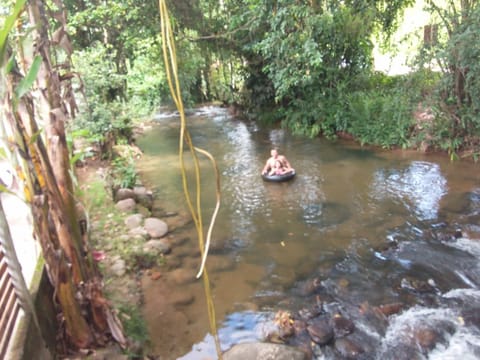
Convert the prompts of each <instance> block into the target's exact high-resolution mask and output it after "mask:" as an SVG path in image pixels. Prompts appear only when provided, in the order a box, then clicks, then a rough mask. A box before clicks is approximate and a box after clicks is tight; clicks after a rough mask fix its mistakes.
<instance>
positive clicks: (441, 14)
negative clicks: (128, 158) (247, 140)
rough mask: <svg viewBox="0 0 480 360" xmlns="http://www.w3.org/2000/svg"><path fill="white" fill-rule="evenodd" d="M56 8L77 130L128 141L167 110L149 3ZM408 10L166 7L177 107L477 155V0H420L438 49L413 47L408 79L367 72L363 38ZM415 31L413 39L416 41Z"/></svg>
mask: <svg viewBox="0 0 480 360" xmlns="http://www.w3.org/2000/svg"><path fill="white" fill-rule="evenodd" d="M65 2H66V4H67V6H68V8H69V11H70V13H71V14H70V15H71V16H70V18H71V20H70V23H69V26H70V29H71V33H72V36H73V40H74V44H75V46H76V48H77V51H76V53H75V54H76V55H75V57H74V60H75V64H76V66H77V69H78V70H79V72H81V73H82V76H83V78H84V88H85V89H86V95H87V97H86V98H87V101H86V102H85V105H87V109H88V111H87V112H84V117H83V119H82V120H81V121H79V122H78V124H81V126H82V127H85V128H88V129H90V130H91V132H92V134H96V135H98V137H100V140H101V141H106V142H108V140H105V135H106V134H108V133H112V134H114V135H115V136H113V138H116V137H117V136H118V135H121V136H124V137H126V138H128V133H129V131H128V127H129V126H130V122H131V120H132V119H134V118H138V117H142V116H146V115H149V114H150V113H152V112H153V111H156V110H157V109H158V107H159V106H160V105H166V104H169V102H170V100H169V99H170V96H169V94H168V87H167V84H166V79H165V74H164V70H163V64H162V61H163V60H162V57H161V55H160V50H161V49H160V47H161V44H160V40H159V34H158V31H159V28H160V25H159V16H158V9H157V4H156V3H155V2H152V1H147V2H146V3H143V2H142V4H138V3H137V2H135V1H132V0H121V1H111V0H109V1H104V2H99V1H97V0H93V1H88V2H84V1H78V0H65ZM413 3H415V1H414V0H394V1H387V0H361V1H359V0H355V1H354V0H348V1H338V0H302V1H298V0H277V1H271V0H246V1H245V0H244V1H240V0H225V1H222V2H218V1H212V0H201V1H193V0H177V1H170V2H169V5H168V6H169V9H170V12H171V17H172V20H173V24H174V31H175V34H176V38H177V44H176V45H177V58H178V60H179V76H180V80H181V87H182V90H183V94H184V101H185V103H187V104H189V105H192V104H194V103H197V102H205V101H220V102H221V103H224V104H227V105H234V106H236V107H240V108H241V109H242V110H243V111H244V115H245V116H248V117H250V118H253V119H255V120H257V121H259V122H265V123H267V124H270V123H273V122H281V123H282V125H284V126H286V127H288V128H289V129H291V130H292V131H294V132H295V133H299V134H305V135H308V136H316V135H319V134H321V135H324V136H328V137H336V136H338V135H339V134H342V135H344V134H348V136H352V137H353V138H355V139H356V140H358V141H359V142H361V143H363V144H375V145H380V146H382V147H386V148H391V147H418V146H423V147H424V148H432V147H433V148H440V149H446V150H448V151H449V152H450V153H451V154H455V153H456V152H457V151H459V150H462V149H465V148H469V149H473V150H474V151H473V153H475V152H476V150H475V149H476V147H477V146H478V135H479V131H478V129H479V124H480V120H479V108H480V103H479V100H478V99H479V96H478V94H479V92H480V83H479V80H478V79H479V75H480V68H479V65H478V61H477V60H476V59H478V55H479V52H480V50H479V49H478V46H476V45H475V44H478V41H475V39H476V38H477V37H478V34H479V32H480V19H479V17H480V15H479V5H478V4H477V2H476V1H473V0H463V1H456V0H455V1H449V2H445V1H442V0H436V1H435V0H428V1H426V4H427V10H428V13H429V15H430V17H431V24H432V25H431V26H432V27H434V28H435V40H436V41H431V42H428V43H425V42H424V41H419V47H418V56H417V57H416V59H417V60H418V61H417V63H416V65H418V66H417V67H413V64H410V65H411V68H412V70H415V71H412V73H410V74H407V75H403V76H393V77H392V76H387V75H384V74H380V73H377V72H375V70H374V68H373V49H374V42H377V43H379V42H381V41H382V40H386V41H387V40H388V39H389V36H390V35H391V34H393V33H394V32H395V30H396V29H397V25H398V24H399V23H400V22H401V21H402V16H403V11H404V9H405V8H407V7H409V6H411V5H412V4H413ZM423 30H424V29H413V30H412V33H413V32H414V31H416V35H415V36H417V37H420V36H423V33H422V32H423ZM410 35H411V34H410ZM437 35H438V36H437ZM385 44H388V42H385ZM472 44H473V45H474V46H472ZM390 46H391V45H390ZM410 55H412V54H410ZM437 64H439V65H438V66H437ZM437 69H438V70H440V71H437ZM422 112H427V113H429V114H430V113H432V114H433V119H431V118H430V117H428V119H429V120H428V121H426V122H422V123H421V124H419V120H418V117H417V119H416V118H415V117H414V114H415V113H417V114H418V113H422ZM125 129H126V131H125Z"/></svg>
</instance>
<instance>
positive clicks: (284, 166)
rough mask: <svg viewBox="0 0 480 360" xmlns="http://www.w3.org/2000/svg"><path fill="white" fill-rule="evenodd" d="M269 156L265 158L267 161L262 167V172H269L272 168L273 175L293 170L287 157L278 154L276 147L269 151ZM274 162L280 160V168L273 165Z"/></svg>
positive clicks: (264, 173)
mask: <svg viewBox="0 0 480 360" xmlns="http://www.w3.org/2000/svg"><path fill="white" fill-rule="evenodd" d="M270 155H271V156H270V158H269V159H268V160H267V163H266V164H265V166H264V167H263V170H262V174H263V175H266V174H270V172H271V171H272V170H274V172H275V175H283V174H286V173H289V172H291V171H294V169H293V168H292V167H291V165H290V163H289V162H288V160H287V158H286V157H285V156H283V155H279V154H278V151H277V149H272V150H271V151H270ZM276 162H280V164H281V168H280V169H278V167H277V166H275V163H276Z"/></svg>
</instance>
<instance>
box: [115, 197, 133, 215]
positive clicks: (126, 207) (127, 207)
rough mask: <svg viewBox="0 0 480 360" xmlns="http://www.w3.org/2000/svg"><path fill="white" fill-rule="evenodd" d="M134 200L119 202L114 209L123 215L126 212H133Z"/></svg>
mask: <svg viewBox="0 0 480 360" xmlns="http://www.w3.org/2000/svg"><path fill="white" fill-rule="evenodd" d="M135 206H136V203H135V200H133V199H125V200H120V201H119V202H117V203H116V204H115V207H116V208H117V209H118V210H119V211H120V212H124V213H128V212H133V211H134V210H135Z"/></svg>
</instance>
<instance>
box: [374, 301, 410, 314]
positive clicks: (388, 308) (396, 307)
mask: <svg viewBox="0 0 480 360" xmlns="http://www.w3.org/2000/svg"><path fill="white" fill-rule="evenodd" d="M374 309H375V310H376V311H378V312H380V313H381V314H383V315H385V316H390V315H393V314H398V313H399V312H400V311H402V310H403V304H402V303H391V304H385V305H380V306H376V307H375V308H374Z"/></svg>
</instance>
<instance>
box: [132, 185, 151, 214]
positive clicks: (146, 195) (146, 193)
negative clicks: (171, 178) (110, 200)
mask: <svg viewBox="0 0 480 360" xmlns="http://www.w3.org/2000/svg"><path fill="white" fill-rule="evenodd" d="M133 193H134V197H135V200H136V201H137V203H139V204H140V205H142V206H144V207H146V208H147V209H148V210H150V211H151V210H152V208H153V193H152V192H151V191H150V190H147V189H146V188H145V187H143V186H136V187H134V188H133Z"/></svg>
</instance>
